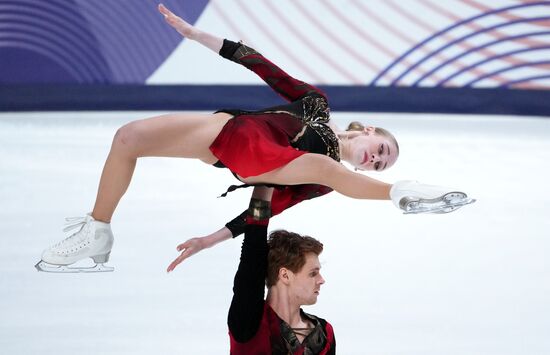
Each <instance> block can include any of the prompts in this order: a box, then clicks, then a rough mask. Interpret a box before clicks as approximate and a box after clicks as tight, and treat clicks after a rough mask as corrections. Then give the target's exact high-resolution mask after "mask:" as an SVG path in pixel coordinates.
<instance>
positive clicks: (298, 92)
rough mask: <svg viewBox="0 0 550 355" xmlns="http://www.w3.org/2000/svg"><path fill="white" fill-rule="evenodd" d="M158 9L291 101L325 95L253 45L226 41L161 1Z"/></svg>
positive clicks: (193, 37)
mask: <svg viewBox="0 0 550 355" xmlns="http://www.w3.org/2000/svg"><path fill="white" fill-rule="evenodd" d="M158 9H159V12H160V13H161V14H162V15H164V19H165V20H166V22H167V23H168V24H169V25H170V26H172V27H173V28H174V29H175V30H176V31H178V33H179V34H181V35H182V36H183V37H185V38H188V39H190V40H193V41H197V42H198V43H200V44H202V45H203V46H205V47H207V48H209V49H211V50H212V51H214V52H216V53H219V54H220V55H221V56H222V57H224V58H226V59H230V60H232V61H234V62H235V63H238V64H241V65H243V66H244V67H246V68H247V69H250V70H251V71H253V72H254V73H256V74H257V75H258V76H259V77H260V78H261V79H262V80H263V81H265V82H266V83H267V84H268V85H269V86H271V88H273V90H275V91H276V92H277V93H278V94H279V95H281V96H282V97H284V98H285V99H287V100H288V101H295V100H298V99H299V98H301V97H304V96H306V95H309V94H318V95H321V96H323V97H324V96H325V95H324V93H323V92H322V91H321V90H319V89H318V88H316V87H314V86H312V85H310V84H307V83H305V82H303V81H300V80H298V79H295V78H293V77H291V76H290V75H288V74H287V73H286V72H285V71H283V70H282V69H281V68H279V67H278V66H276V65H275V64H273V63H272V62H270V61H269V60H268V59H266V58H265V57H264V56H262V55H261V54H260V53H258V52H257V51H256V50H254V49H253V48H250V47H247V46H245V45H244V44H242V43H236V42H232V41H229V40H224V39H222V38H219V37H216V36H214V35H212V34H210V33H208V32H205V31H202V30H200V29H198V28H196V27H195V26H193V25H191V24H190V23H188V22H187V21H185V20H184V19H182V18H181V17H179V16H177V15H176V14H174V13H173V12H172V11H170V10H169V9H168V8H167V7H166V6H164V5H162V4H160V5H159V7H158Z"/></svg>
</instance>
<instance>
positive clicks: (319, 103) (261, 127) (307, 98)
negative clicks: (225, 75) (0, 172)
mask: <svg viewBox="0 0 550 355" xmlns="http://www.w3.org/2000/svg"><path fill="white" fill-rule="evenodd" d="M220 55H221V56H222V57H224V58H227V59H230V60H232V61H234V62H236V63H238V64H241V65H243V66H245V67H246V68H248V69H250V70H252V71H253V72H254V73H256V74H257V75H258V76H259V77H260V78H262V79H263V80H264V81H265V82H266V83H267V84H269V86H270V87H271V88H273V90H275V91H276V92H277V93H278V94H280V95H281V96H282V97H284V98H285V99H286V100H288V101H289V102H290V103H289V104H286V105H281V106H276V107H271V108H267V109H263V110H259V111H243V110H233V109H223V110H220V111H218V112H227V113H230V114H232V115H233V118H232V119H230V120H229V121H228V122H227V124H226V125H225V126H224V127H223V129H222V131H221V132H220V134H219V135H218V137H217V138H216V139H215V140H214V142H213V143H212V145H211V146H210V150H211V151H212V153H213V154H214V155H215V156H216V157H217V158H218V159H219V161H218V162H217V163H216V164H214V165H215V166H217V167H226V168H228V169H230V170H231V172H233V174H234V175H238V176H241V177H243V178H246V177H249V176H257V175H260V174H263V173H266V172H268V171H271V170H274V169H277V168H280V167H282V166H284V165H286V164H287V163H289V162H290V161H292V160H294V159H296V158H297V157H299V156H301V155H302V154H305V153H308V152H309V153H318V154H323V155H327V156H329V157H331V158H333V159H334V160H336V161H340V155H339V146H338V139H337V137H336V135H335V134H334V132H333V131H332V129H331V128H330V127H329V126H328V125H327V123H328V121H329V115H330V110H329V108H328V102H327V98H326V96H325V95H324V94H323V92H321V91H320V90H319V89H317V88H316V87H314V86H312V85H309V84H307V83H304V82H302V81H300V80H297V79H294V78H293V77H291V76H290V75H288V74H287V73H285V72H284V71H283V70H282V69H280V68H279V67H277V66H276V65H275V64H273V63H272V62H270V61H269V60H268V59H266V58H265V57H264V56H262V55H261V54H260V53H258V52H256V51H255V50H254V49H252V48H250V47H247V46H245V45H243V44H242V43H235V42H232V41H229V40H224V43H223V46H222V48H221V50H220ZM245 186H246V185H245ZM234 188H236V187H235V186H232V187H230V189H229V190H228V191H231V190H233V189H234ZM331 191H332V189H330V188H329V187H326V186H321V185H315V184H306V185H292V186H278V188H277V189H275V191H274V194H273V199H272V214H273V215H276V214H278V213H281V212H282V211H284V210H285V209H287V208H289V207H291V206H293V205H295V204H297V203H299V202H301V201H304V200H307V199H311V198H314V197H318V196H321V195H324V194H327V193H329V192H331ZM244 216H245V213H243V214H241V215H240V216H238V217H237V218H235V219H233V220H232V221H231V222H229V223H228V224H226V226H227V227H228V228H229V229H230V230H231V233H232V234H233V236H234V237H235V236H237V235H239V234H241V233H243V231H244Z"/></svg>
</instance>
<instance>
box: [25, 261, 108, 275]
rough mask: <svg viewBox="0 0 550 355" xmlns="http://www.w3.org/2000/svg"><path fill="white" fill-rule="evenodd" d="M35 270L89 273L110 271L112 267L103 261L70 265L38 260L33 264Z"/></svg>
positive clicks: (60, 272)
mask: <svg viewBox="0 0 550 355" xmlns="http://www.w3.org/2000/svg"><path fill="white" fill-rule="evenodd" d="M34 267H35V268H36V270H38V271H43V272H52V273H59V274H66V273H89V272H90V273H91V272H111V271H114V269H115V268H114V267H111V266H105V264H103V263H97V264H95V265H94V266H71V265H52V264H48V263H46V262H44V261H39V262H38V263H37V264H36V265H35V266H34Z"/></svg>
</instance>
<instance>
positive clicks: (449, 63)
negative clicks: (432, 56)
mask: <svg viewBox="0 0 550 355" xmlns="http://www.w3.org/2000/svg"><path fill="white" fill-rule="evenodd" d="M543 35H550V31H537V32H529V33H524V34H521V35H517V36H510V37H506V38H499V39H497V40H494V41H491V42H487V43H485V44H482V45H480V46H477V47H473V48H470V49H469V50H467V51H465V52H463V53H460V54H457V55H455V56H454V57H452V58H450V59H448V60H446V61H445V62H443V63H441V64H439V65H438V66H436V67H435V68H433V69H431V70H430V71H428V72H427V73H425V74H424V75H422V76H421V77H420V78H419V79H417V80H416V81H415V82H414V83H413V84H412V85H411V86H419V85H420V82H421V81H423V80H426V79H429V76H430V75H432V74H434V73H435V72H436V71H438V70H440V69H442V68H443V67H444V66H447V65H451V64H453V62H455V61H457V60H459V59H460V58H462V57H464V56H467V55H469V54H471V53H474V52H476V51H480V50H483V49H486V48H487V47H490V46H493V45H495V44H499V43H502V42H506V41H513V40H517V39H521V38H526V37H536V36H543ZM531 48H534V47H531ZM489 58H493V57H489ZM462 69H463V68H462ZM460 70H461V69H460ZM440 83H441V81H440ZM440 83H438V84H436V86H440Z"/></svg>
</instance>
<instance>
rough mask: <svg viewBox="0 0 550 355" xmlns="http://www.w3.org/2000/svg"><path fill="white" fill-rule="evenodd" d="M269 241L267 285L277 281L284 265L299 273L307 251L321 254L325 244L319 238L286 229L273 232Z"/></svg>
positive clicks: (269, 285)
mask: <svg viewBox="0 0 550 355" xmlns="http://www.w3.org/2000/svg"><path fill="white" fill-rule="evenodd" d="M267 243H268V245H269V254H268V257H267V277H266V285H267V287H271V286H273V285H275V284H276V283H277V279H278V276H279V270H280V269H281V268H282V267H284V268H287V269H289V270H290V271H292V272H294V273H297V272H299V271H300V270H301V269H302V267H303V266H304V264H305V263H306V254H307V253H314V254H315V255H319V254H321V252H322V251H323V244H322V243H321V242H320V241H318V240H317V239H315V238H312V237H309V236H302V235H300V234H298V233H293V232H289V231H286V230H277V231H273V232H271V233H270V234H269V240H268V242H267Z"/></svg>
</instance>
